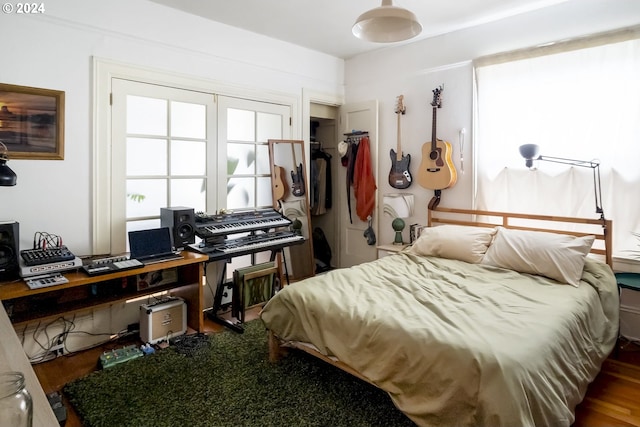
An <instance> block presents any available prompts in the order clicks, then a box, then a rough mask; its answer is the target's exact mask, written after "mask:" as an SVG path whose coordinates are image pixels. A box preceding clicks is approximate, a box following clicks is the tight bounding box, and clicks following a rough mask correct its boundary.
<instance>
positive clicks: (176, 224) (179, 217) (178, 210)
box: [160, 206, 196, 250]
mask: <svg viewBox="0 0 640 427" xmlns="http://www.w3.org/2000/svg"><path fill="white" fill-rule="evenodd" d="M195 217H196V215H195V212H194V209H193V208H185V207H183V206H177V207H171V208H160V226H161V227H169V229H170V230H171V239H172V240H173V246H174V247H175V248H176V250H180V249H184V248H185V246H187V245H189V244H191V243H195V242H196V218H195Z"/></svg>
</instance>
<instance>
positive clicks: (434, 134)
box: [431, 105, 438, 151]
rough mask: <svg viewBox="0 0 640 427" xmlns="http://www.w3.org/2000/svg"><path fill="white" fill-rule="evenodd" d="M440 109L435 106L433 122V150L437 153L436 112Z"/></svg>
mask: <svg viewBox="0 0 640 427" xmlns="http://www.w3.org/2000/svg"><path fill="white" fill-rule="evenodd" d="M437 109H438V108H437V107H436V106H435V105H434V106H433V118H432V120H431V150H432V151H435V149H436V114H437V113H436V110H437Z"/></svg>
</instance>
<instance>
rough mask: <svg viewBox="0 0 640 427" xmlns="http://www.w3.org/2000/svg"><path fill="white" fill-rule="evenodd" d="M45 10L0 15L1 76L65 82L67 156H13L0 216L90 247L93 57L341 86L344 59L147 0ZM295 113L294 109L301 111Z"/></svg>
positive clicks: (241, 79) (259, 85) (241, 87)
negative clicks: (12, 179)
mask: <svg viewBox="0 0 640 427" xmlns="http://www.w3.org/2000/svg"><path fill="white" fill-rule="evenodd" d="M45 7H46V11H45V13H44V14H41V15H17V14H0V38H1V39H2V40H3V41H4V42H3V46H4V49H3V53H2V60H1V61H0V63H1V65H0V82H2V83H10V84H16V85H23V86H33V87H41V88H48V89H55V90H62V91H65V95H66V108H65V158H64V160H63V161H42V160H40V161H35V160H17V159H13V160H10V161H9V166H10V167H11V168H12V169H13V170H14V171H15V172H16V174H17V175H18V185H16V186H15V187H2V188H0V221H2V220H16V221H18V222H19V223H20V240H21V246H22V247H23V248H25V247H30V245H31V243H32V239H33V234H34V232H36V231H47V232H51V233H55V234H59V235H61V236H62V237H63V238H64V241H65V243H66V244H67V245H68V246H69V247H70V248H71V249H72V250H73V252H74V253H76V254H77V255H86V254H90V251H91V241H90V238H91V237H90V236H91V228H90V227H91V224H92V219H91V218H92V211H91V200H92V194H91V177H92V169H91V164H92V132H93V123H92V121H93V118H92V114H93V111H92V110H93V101H92V93H93V82H92V73H93V70H92V59H93V57H99V58H103V59H108V60H112V61H116V62H120V63H125V64H130V65H134V66H136V67H142V68H148V69H151V70H159V71H163V72H168V73H176V74H179V75H185V76H194V77H198V78H202V79H207V80H210V81H212V82H216V83H218V82H219V83H220V84H221V85H225V87H227V88H229V89H230V90H231V92H233V90H234V88H237V90H238V93H244V92H247V91H253V92H255V93H258V92H260V93H264V94H265V96H268V94H287V95H290V96H295V97H297V98H300V99H301V97H302V88H305V89H308V90H313V91H316V92H320V93H335V94H339V95H342V94H343V90H344V89H343V76H344V61H342V60H341V59H338V58H335V57H332V56H329V55H326V54H323V53H319V52H315V51H311V50H309V49H305V48H301V47H297V46H294V45H291V44H289V43H285V42H281V41H278V40H273V39H269V38H266V37H262V36H259V35H257V34H254V33H249V32H247V31H243V30H239V29H236V28H233V27H229V26H226V25H222V24H217V23H215V22H211V21H208V20H204V19H201V18H198V17H196V16H193V15H189V14H186V13H182V12H179V11H177V10H174V9H169V8H167V7H164V6H161V5H158V4H156V3H152V2H149V1H146V0H114V1H109V2H104V1H100V0H65V1H56V2H47V3H45ZM298 115H300V112H298Z"/></svg>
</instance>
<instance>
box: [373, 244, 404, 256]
mask: <svg viewBox="0 0 640 427" xmlns="http://www.w3.org/2000/svg"><path fill="white" fill-rule="evenodd" d="M407 246H409V244H408V243H405V244H403V245H394V244H392V243H389V244H388V245H378V246H376V249H377V250H378V258H382V257H383V256H387V255H391V254H394V253H397V252H400V251H401V250H403V249H404V248H406V247H407Z"/></svg>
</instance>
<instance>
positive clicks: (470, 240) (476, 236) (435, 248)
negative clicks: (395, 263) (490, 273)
mask: <svg viewBox="0 0 640 427" xmlns="http://www.w3.org/2000/svg"><path fill="white" fill-rule="evenodd" d="M495 233H496V229H495V228H486V227H472V226H465V225H449V224H446V225H440V226H437V227H425V228H423V229H422V231H421V232H420V237H418V240H416V241H415V242H414V244H413V245H412V246H411V249H409V252H412V253H415V254H417V255H423V256H436V257H440V258H449V259H458V260H460V261H465V262H468V263H472V264H477V263H479V262H480V261H481V260H482V257H483V256H484V254H485V252H486V251H487V248H488V247H489V244H490V243H491V239H492V238H493V235H494V234H495Z"/></svg>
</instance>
